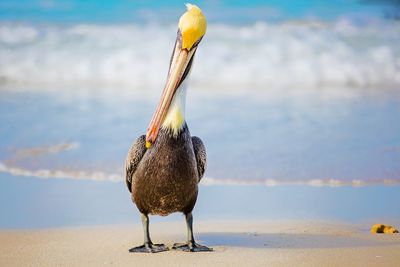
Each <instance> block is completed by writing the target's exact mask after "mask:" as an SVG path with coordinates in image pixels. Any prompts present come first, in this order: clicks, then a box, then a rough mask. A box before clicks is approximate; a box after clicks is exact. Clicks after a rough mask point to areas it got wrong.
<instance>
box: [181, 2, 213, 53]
mask: <svg viewBox="0 0 400 267" xmlns="http://www.w3.org/2000/svg"><path fill="white" fill-rule="evenodd" d="M186 8H187V11H186V12H185V14H183V15H182V16H181V18H180V19H179V30H180V31H181V34H182V49H187V50H190V49H191V48H192V46H193V45H194V43H196V42H197V41H198V40H199V39H200V38H201V37H203V35H204V34H205V33H206V29H207V20H206V17H204V15H203V13H202V12H201V9H200V8H199V7H198V6H196V5H192V4H186Z"/></svg>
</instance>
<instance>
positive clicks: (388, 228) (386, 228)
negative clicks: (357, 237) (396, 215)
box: [371, 223, 399, 234]
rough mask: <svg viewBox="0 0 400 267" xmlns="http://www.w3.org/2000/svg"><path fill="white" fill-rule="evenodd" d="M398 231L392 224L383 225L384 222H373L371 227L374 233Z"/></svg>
mask: <svg viewBox="0 0 400 267" xmlns="http://www.w3.org/2000/svg"><path fill="white" fill-rule="evenodd" d="M398 232H399V231H398V230H397V229H396V228H394V227H393V226H390V225H384V224H379V223H378V224H375V225H373V226H372V228H371V233H374V234H394V233H398Z"/></svg>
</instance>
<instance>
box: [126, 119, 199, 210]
mask: <svg viewBox="0 0 400 267" xmlns="http://www.w3.org/2000/svg"><path fill="white" fill-rule="evenodd" d="M205 162H206V155H205V149H204V145H203V143H202V142H201V140H200V139H199V138H197V137H193V138H192V137H191V136H190V132H189V129H188V127H187V126H186V124H185V125H184V127H183V128H182V130H181V131H180V132H179V133H178V135H176V136H173V135H172V134H171V133H170V131H169V130H168V129H164V128H162V129H160V132H159V135H158V138H157V139H156V141H155V142H154V144H152V146H151V148H149V149H146V147H145V137H144V136H141V137H139V138H138V139H137V140H136V142H135V143H134V144H133V145H132V147H131V149H130V151H129V153H128V158H127V161H126V182H127V186H128V188H129V190H130V191H131V193H132V200H133V202H134V203H135V204H136V206H137V207H138V209H139V211H140V212H141V213H143V214H153V215H162V216H166V215H168V214H170V213H173V212H183V213H185V214H187V213H189V212H191V211H192V209H193V207H194V205H195V203H196V199H197V193H198V182H199V181H200V179H201V177H202V176H203V173H204V169H205Z"/></svg>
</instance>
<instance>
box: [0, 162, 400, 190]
mask: <svg viewBox="0 0 400 267" xmlns="http://www.w3.org/2000/svg"><path fill="white" fill-rule="evenodd" d="M0 172H4V173H8V174H11V175H13V176H18V177H21V176H28V177H34V178H39V179H73V180H91V181H101V182H104V181H106V182H121V181H123V179H124V175H123V173H105V172H102V171H95V172H93V171H84V170H75V171H67V170H51V169H37V170H29V169H25V168H21V167H16V166H9V165H7V164H5V163H2V162H0ZM201 184H202V185H205V186H213V185H242V186H248V185H260V186H268V187H271V186H280V185H292V186H293V185H297V186H299V185H300V186H304V185H305V186H312V187H326V186H327V187H339V186H354V187H359V186H366V185H400V180H398V179H397V180H396V179H383V180H369V181H361V180H337V179H310V180H277V179H257V180H252V179H223V178H221V179H220V178H218V179H215V178H212V177H204V178H203V179H202V181H201Z"/></svg>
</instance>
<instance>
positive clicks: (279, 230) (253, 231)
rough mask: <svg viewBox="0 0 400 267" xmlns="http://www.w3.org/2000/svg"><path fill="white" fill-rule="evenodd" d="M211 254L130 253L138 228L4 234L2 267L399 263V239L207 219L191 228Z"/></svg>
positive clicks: (343, 229) (173, 230) (169, 239)
mask: <svg viewBox="0 0 400 267" xmlns="http://www.w3.org/2000/svg"><path fill="white" fill-rule="evenodd" d="M195 226H196V233H197V234H196V236H197V239H198V241H199V242H200V243H202V244H205V245H208V246H212V247H213V248H214V252H208V253H185V252H177V251H168V252H163V253H158V254H132V253H129V252H128V249H129V248H131V247H133V246H135V245H139V243H141V242H142V229H141V226H140V225H139V224H135V225H132V226H128V225H113V226H93V227H88V226H85V227H75V228H56V229H40V230H2V231H1V232H0V242H1V244H2V249H1V252H0V265H1V266H100V265H114V266H267V265H268V266H398V264H399V262H400V235H398V234H394V235H373V234H370V233H369V231H368V229H367V228H366V226H364V225H349V224H329V223H324V222H306V221H303V222H295V221H286V222H279V221H264V222H250V221H247V222H245V221H229V222H228V221H227V222H224V221H209V222H201V223H197V224H196V225H195ZM151 227H152V228H151V232H152V238H153V241H154V242H163V243H165V244H167V245H168V246H171V245H172V244H173V243H174V242H181V241H183V240H184V239H185V228H184V223H183V222H182V223H179V222H165V223H163V222H157V223H153V224H152V225H151Z"/></svg>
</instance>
